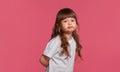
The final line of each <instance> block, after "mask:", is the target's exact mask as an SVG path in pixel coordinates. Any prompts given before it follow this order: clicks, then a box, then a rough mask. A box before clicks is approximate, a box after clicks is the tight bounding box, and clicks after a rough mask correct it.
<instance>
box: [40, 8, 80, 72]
mask: <svg viewBox="0 0 120 72" xmlns="http://www.w3.org/2000/svg"><path fill="white" fill-rule="evenodd" d="M78 26H79V25H78V21H77V17H76V14H75V12H74V11H73V10H72V9H70V8H63V9H61V10H60V11H59V12H58V13H57V16H56V21H55V25H54V28H53V33H52V35H51V39H50V40H49V42H48V43H47V45H46V48H45V50H44V51H43V54H42V56H41V58H40V63H41V64H42V65H43V66H45V67H46V72H73V68H74V60H75V54H76V53H77V54H78V56H79V57H80V58H81V60H82V55H81V48H82V46H81V44H80V43H79V36H78V34H77V32H76V29H77V27H78Z"/></svg>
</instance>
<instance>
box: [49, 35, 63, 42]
mask: <svg viewBox="0 0 120 72" xmlns="http://www.w3.org/2000/svg"><path fill="white" fill-rule="evenodd" d="M60 42H61V40H60V36H59V35H57V36H56V37H54V38H52V39H50V40H49V42H48V43H60Z"/></svg>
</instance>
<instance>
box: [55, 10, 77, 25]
mask: <svg viewBox="0 0 120 72" xmlns="http://www.w3.org/2000/svg"><path fill="white" fill-rule="evenodd" d="M70 17H72V18H75V19H77V18H76V14H75V12H74V11H73V10H71V9H69V8H65V9H62V10H60V11H59V12H58V14H57V18H56V22H57V23H60V22H61V20H64V19H65V18H70Z"/></svg>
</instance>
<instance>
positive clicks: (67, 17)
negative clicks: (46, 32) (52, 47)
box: [51, 8, 82, 59]
mask: <svg viewBox="0 0 120 72" xmlns="http://www.w3.org/2000/svg"><path fill="white" fill-rule="evenodd" d="M78 26H79V24H78V21H77V17H76V13H75V12H74V11H73V10H72V9H70V8H63V9H61V10H59V12H58V13H57V16H56V21H55V25H54V28H53V33H52V35H51V39H52V38H54V37H56V36H57V35H60V37H61V47H62V48H63V51H62V52H61V53H62V54H66V56H67V57H68V56H70V54H69V52H68V46H69V43H68V41H67V39H66V37H65V36H64V34H71V35H72V36H73V38H74V39H75V41H76V47H77V49H76V52H77V53H78V55H79V56H80V58H81V59H82V56H81V54H80V50H81V48H82V46H81V44H80V43H79V36H78V34H77V32H76V29H77V27H78Z"/></svg>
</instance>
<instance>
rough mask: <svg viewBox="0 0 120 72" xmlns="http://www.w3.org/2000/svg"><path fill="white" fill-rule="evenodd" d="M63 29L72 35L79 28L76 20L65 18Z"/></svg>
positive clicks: (62, 24) (62, 22) (62, 23)
mask: <svg viewBox="0 0 120 72" xmlns="http://www.w3.org/2000/svg"><path fill="white" fill-rule="evenodd" d="M61 27H62V30H63V31H64V32H65V33H72V32H73V31H74V30H75V29H76V28H77V23H76V20H75V18H72V17H70V18H65V19H64V20H62V21H61Z"/></svg>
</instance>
